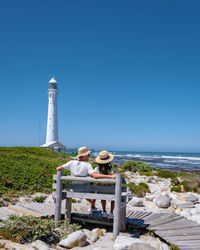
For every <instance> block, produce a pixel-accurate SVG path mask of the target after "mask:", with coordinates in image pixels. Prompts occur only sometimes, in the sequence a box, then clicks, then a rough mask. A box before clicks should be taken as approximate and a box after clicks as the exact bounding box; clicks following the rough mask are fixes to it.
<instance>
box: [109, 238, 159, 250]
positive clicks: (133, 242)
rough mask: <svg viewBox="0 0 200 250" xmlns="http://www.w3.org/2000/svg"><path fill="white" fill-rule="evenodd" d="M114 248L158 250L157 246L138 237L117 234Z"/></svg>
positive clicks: (121, 249)
mask: <svg viewBox="0 0 200 250" xmlns="http://www.w3.org/2000/svg"><path fill="white" fill-rule="evenodd" d="M113 250H157V248H155V247H153V246H151V245H150V244H148V243H145V242H143V241H142V240H141V239H138V238H132V237H127V236H117V239H116V240H115V242H114V245H113Z"/></svg>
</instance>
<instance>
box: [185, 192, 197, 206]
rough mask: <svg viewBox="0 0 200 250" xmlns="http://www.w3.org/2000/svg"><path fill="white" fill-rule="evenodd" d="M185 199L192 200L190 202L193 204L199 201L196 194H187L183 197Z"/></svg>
mask: <svg viewBox="0 0 200 250" xmlns="http://www.w3.org/2000/svg"><path fill="white" fill-rule="evenodd" d="M185 200H186V201H190V202H192V203H194V204H196V203H198V202H199V198H198V197H197V196H195V195H193V194H192V195H188V196H186V197H185Z"/></svg>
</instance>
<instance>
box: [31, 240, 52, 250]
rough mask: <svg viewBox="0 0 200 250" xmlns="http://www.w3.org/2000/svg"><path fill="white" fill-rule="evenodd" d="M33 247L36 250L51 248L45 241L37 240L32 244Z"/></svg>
mask: <svg viewBox="0 0 200 250" xmlns="http://www.w3.org/2000/svg"><path fill="white" fill-rule="evenodd" d="M31 246H32V247H35V249H37V250H49V249H50V247H49V246H48V245H47V244H46V243H45V242H43V241H41V240H36V241H34V242H32V243H31Z"/></svg>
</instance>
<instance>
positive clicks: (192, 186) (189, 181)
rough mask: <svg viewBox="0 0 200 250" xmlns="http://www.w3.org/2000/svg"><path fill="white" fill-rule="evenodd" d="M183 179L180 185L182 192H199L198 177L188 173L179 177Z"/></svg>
mask: <svg viewBox="0 0 200 250" xmlns="http://www.w3.org/2000/svg"><path fill="white" fill-rule="evenodd" d="M181 178H182V179H184V180H183V181H182V182H181V185H183V187H184V190H185V191H186V192H192V191H193V192H195V193H198V192H199V191H200V176H199V175H196V174H193V173H188V174H187V175H182V177H181Z"/></svg>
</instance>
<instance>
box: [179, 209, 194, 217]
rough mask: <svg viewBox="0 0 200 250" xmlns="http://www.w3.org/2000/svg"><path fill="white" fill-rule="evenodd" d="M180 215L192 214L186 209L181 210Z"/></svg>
mask: <svg viewBox="0 0 200 250" xmlns="http://www.w3.org/2000/svg"><path fill="white" fill-rule="evenodd" d="M180 215H181V216H183V217H186V218H188V217H190V216H191V215H192V214H191V213H190V211H186V210H183V211H182V212H180Z"/></svg>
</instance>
